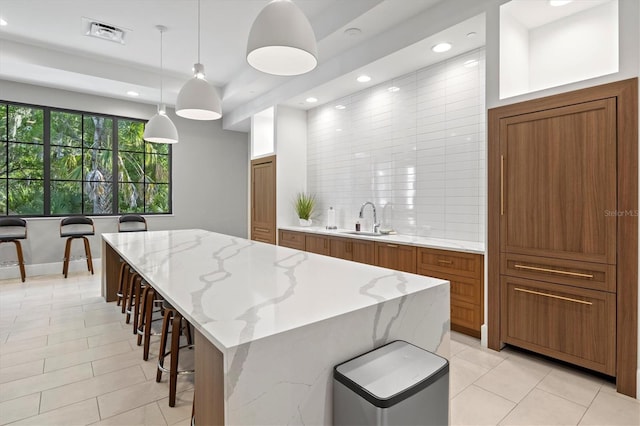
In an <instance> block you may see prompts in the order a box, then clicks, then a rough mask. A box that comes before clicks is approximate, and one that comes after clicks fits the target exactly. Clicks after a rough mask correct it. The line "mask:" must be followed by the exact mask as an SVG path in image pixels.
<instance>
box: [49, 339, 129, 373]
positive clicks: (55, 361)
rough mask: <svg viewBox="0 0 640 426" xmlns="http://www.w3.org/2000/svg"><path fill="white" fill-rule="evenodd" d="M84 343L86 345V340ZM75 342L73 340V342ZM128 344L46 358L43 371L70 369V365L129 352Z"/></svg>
mask: <svg viewBox="0 0 640 426" xmlns="http://www.w3.org/2000/svg"><path fill="white" fill-rule="evenodd" d="M84 340H85V343H86V339H84ZM74 341H75V340H74ZM131 351H132V349H131V345H130V344H129V342H126V341H125V342H115V343H110V344H108V345H104V346H98V347H95V348H90V349H85V350H76V351H74V352H72V353H66V354H62V355H58V356H52V357H47V358H46V359H45V361H44V371H45V372H49V371H55V370H59V369H61V368H66V367H70V366H72V365H77V364H83V363H86V362H91V361H95V360H97V359H103V358H108V357H110V356H112V355H119V354H122V353H126V352H131Z"/></svg>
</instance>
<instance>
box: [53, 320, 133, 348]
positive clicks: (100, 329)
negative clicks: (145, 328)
mask: <svg viewBox="0 0 640 426" xmlns="http://www.w3.org/2000/svg"><path fill="white" fill-rule="evenodd" d="M114 330H122V327H120V324H119V323H109V324H101V325H96V326H93V327H89V326H86V327H84V328H76V329H73V330H68V331H63V332H62V333H53V334H49V344H50V345H55V344H56V343H62V342H68V341H69V340H76V339H80V338H83V337H91V336H99V335H101V334H106V333H110V332H112V331H114Z"/></svg>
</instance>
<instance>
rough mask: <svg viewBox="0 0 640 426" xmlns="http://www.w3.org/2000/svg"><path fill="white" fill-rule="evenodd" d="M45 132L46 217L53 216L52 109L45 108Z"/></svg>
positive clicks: (43, 189)
mask: <svg viewBox="0 0 640 426" xmlns="http://www.w3.org/2000/svg"><path fill="white" fill-rule="evenodd" d="M42 120H43V123H42V124H43V126H42V127H43V130H44V136H43V141H42V143H43V144H44V146H43V148H42V152H43V154H42V155H43V156H44V158H43V159H42V160H43V163H44V182H43V185H42V186H43V188H42V192H43V193H44V194H43V196H44V209H43V210H44V211H43V212H42V213H43V214H44V215H45V216H51V109H49V108H44V113H43V119H42Z"/></svg>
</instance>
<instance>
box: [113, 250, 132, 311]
mask: <svg viewBox="0 0 640 426" xmlns="http://www.w3.org/2000/svg"><path fill="white" fill-rule="evenodd" d="M130 270H131V267H130V266H129V264H128V263H127V262H125V261H124V260H122V259H120V272H119V273H118V291H117V292H116V297H117V299H116V305H118V306H120V303H122V313H123V314H124V311H125V305H126V301H125V299H126V294H127V290H128V289H129V287H128V284H129V273H130Z"/></svg>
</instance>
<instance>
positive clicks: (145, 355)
mask: <svg viewBox="0 0 640 426" xmlns="http://www.w3.org/2000/svg"><path fill="white" fill-rule="evenodd" d="M155 298H156V291H155V290H154V289H153V288H151V286H149V294H148V295H147V303H146V308H145V309H146V312H145V318H144V349H143V351H142V359H144V360H145V361H146V360H148V359H149V343H150V340H151V321H152V320H153V301H154V300H155Z"/></svg>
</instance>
